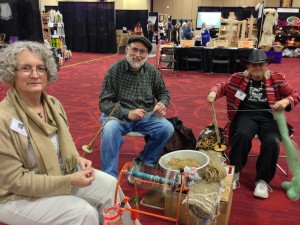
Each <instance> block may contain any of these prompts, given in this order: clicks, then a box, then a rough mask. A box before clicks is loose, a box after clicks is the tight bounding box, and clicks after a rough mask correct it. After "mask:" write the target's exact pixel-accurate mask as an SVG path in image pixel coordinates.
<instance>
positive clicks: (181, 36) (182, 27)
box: [180, 22, 187, 40]
mask: <svg viewBox="0 0 300 225" xmlns="http://www.w3.org/2000/svg"><path fill="white" fill-rule="evenodd" d="M186 27H187V23H186V22H183V23H182V25H181V28H180V39H181V40H184V39H183V38H184V37H183V29H184V28H186Z"/></svg>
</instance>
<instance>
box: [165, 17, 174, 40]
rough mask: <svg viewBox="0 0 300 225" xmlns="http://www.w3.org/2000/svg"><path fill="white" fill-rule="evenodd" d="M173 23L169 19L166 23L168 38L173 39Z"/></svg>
mask: <svg viewBox="0 0 300 225" xmlns="http://www.w3.org/2000/svg"><path fill="white" fill-rule="evenodd" d="M172 29H173V25H172V22H171V21H168V23H167V24H166V30H167V40H168V41H171V33H172Z"/></svg>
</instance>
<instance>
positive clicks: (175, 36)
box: [171, 22, 180, 45]
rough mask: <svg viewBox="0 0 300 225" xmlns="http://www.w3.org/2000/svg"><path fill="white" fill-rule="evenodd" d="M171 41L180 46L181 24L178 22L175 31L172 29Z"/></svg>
mask: <svg viewBox="0 0 300 225" xmlns="http://www.w3.org/2000/svg"><path fill="white" fill-rule="evenodd" d="M171 41H172V42H173V43H174V44H175V45H179V44H180V23H179V22H177V23H176V24H175V26H174V27H173V29H172V33H171Z"/></svg>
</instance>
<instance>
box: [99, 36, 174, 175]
mask: <svg viewBox="0 0 300 225" xmlns="http://www.w3.org/2000/svg"><path fill="white" fill-rule="evenodd" d="M151 50H152V45H151V43H150V42H149V40H148V39H146V38H145V37H141V36H132V37H130V38H129V40H128V45H127V48H126V58H125V59H122V60H120V61H118V62H116V63H114V64H113V65H111V67H110V68H109V70H108V72H107V73H106V76H105V78H104V81H103V84H102V89H101V95H100V100H99V108H100V111H101V112H102V114H101V116H100V120H101V122H102V124H104V123H105V122H106V120H107V118H108V116H109V115H110V113H111V112H112V110H113V109H114V108H115V106H116V104H117V103H118V102H120V105H119V106H118V107H116V109H115V111H114V113H113V114H112V117H111V118H110V119H109V121H108V122H107V123H106V125H105V126H104V127H103V130H102V133H101V144H100V159H101V165H102V170H103V171H104V172H106V173H108V174H111V175H112V176H114V177H117V176H118V158H119V150H120V148H121V146H122V144H123V143H124V139H123V137H122V136H123V135H125V134H127V133H129V132H130V131H136V132H139V133H142V134H144V135H145V136H146V138H147V142H146V145H145V147H144V149H143V151H142V152H140V155H139V157H137V158H135V159H134V164H135V165H136V166H142V167H143V168H142V169H145V168H146V167H147V168H148V169H149V170H151V169H152V168H153V170H154V167H155V165H156V164H157V162H158V160H159V158H160V155H161V153H162V152H163V149H164V146H165V145H166V143H167V142H168V141H169V139H170V138H171V137H172V135H173V132H174V128H173V125H172V124H171V123H170V122H169V121H168V120H167V119H165V118H164V117H163V116H164V115H166V112H167V106H168V105H169V102H170V94H169V91H168V89H167V88H166V86H165V84H164V81H163V79H162V77H161V75H160V74H159V72H158V71H157V69H156V68H155V67H154V66H152V65H151V64H149V63H147V62H146V61H147V58H148V55H149V54H150V52H151ZM153 170H152V171H153ZM129 178H130V177H129ZM129 181H131V180H130V179H129Z"/></svg>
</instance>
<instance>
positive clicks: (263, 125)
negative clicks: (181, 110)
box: [207, 50, 300, 198]
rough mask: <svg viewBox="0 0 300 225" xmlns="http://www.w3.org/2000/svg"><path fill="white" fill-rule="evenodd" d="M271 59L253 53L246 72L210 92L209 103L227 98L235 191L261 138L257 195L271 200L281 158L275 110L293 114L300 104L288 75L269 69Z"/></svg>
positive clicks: (261, 52) (258, 52)
mask: <svg viewBox="0 0 300 225" xmlns="http://www.w3.org/2000/svg"><path fill="white" fill-rule="evenodd" d="M269 62H270V61H269V59H268V58H267V57H266V54H265V52H264V51H263V50H253V51H252V53H251V54H250V56H249V58H248V60H244V61H243V64H244V66H245V67H246V70H245V71H244V72H239V73H235V74H233V75H231V76H230V77H229V79H228V80H227V81H224V82H220V83H218V84H216V85H215V86H214V87H212V89H211V90H210V92H209V94H208V96H207V101H208V102H210V103H212V102H214V101H215V100H216V99H218V98H221V97H223V96H226V99H227V117H228V124H227V126H226V128H225V130H226V131H227V141H228V142H227V143H229V142H230V145H231V150H230V153H229V159H230V164H231V165H233V166H235V175H234V183H233V188H234V189H236V188H238V186H239V183H238V180H239V175H240V173H241V172H242V169H243V167H244V166H245V164H246V162H247V158H248V154H249V152H250V150H251V147H252V140H253V138H254V137H255V135H257V136H258V138H259V140H260V142H261V146H260V154H259V156H258V159H257V163H256V177H255V184H256V186H255V190H254V193H253V194H254V196H256V197H259V198H268V196H269V193H268V192H269V191H272V189H271V188H270V186H269V182H270V181H271V180H272V179H273V177H274V175H275V171H276V164H277V160H278V156H279V147H280V140H281V136H280V132H279V129H278V126H277V123H276V121H275V120H274V119H273V115H272V111H279V110H285V111H291V110H292V109H293V108H294V107H295V106H296V105H297V104H298V102H299V101H300V98H299V94H298V93H297V92H296V90H295V89H293V88H292V87H291V86H290V85H289V84H288V83H287V82H286V80H285V75H283V74H281V73H277V72H273V71H270V70H269V69H268V66H267V65H268V63H269Z"/></svg>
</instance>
